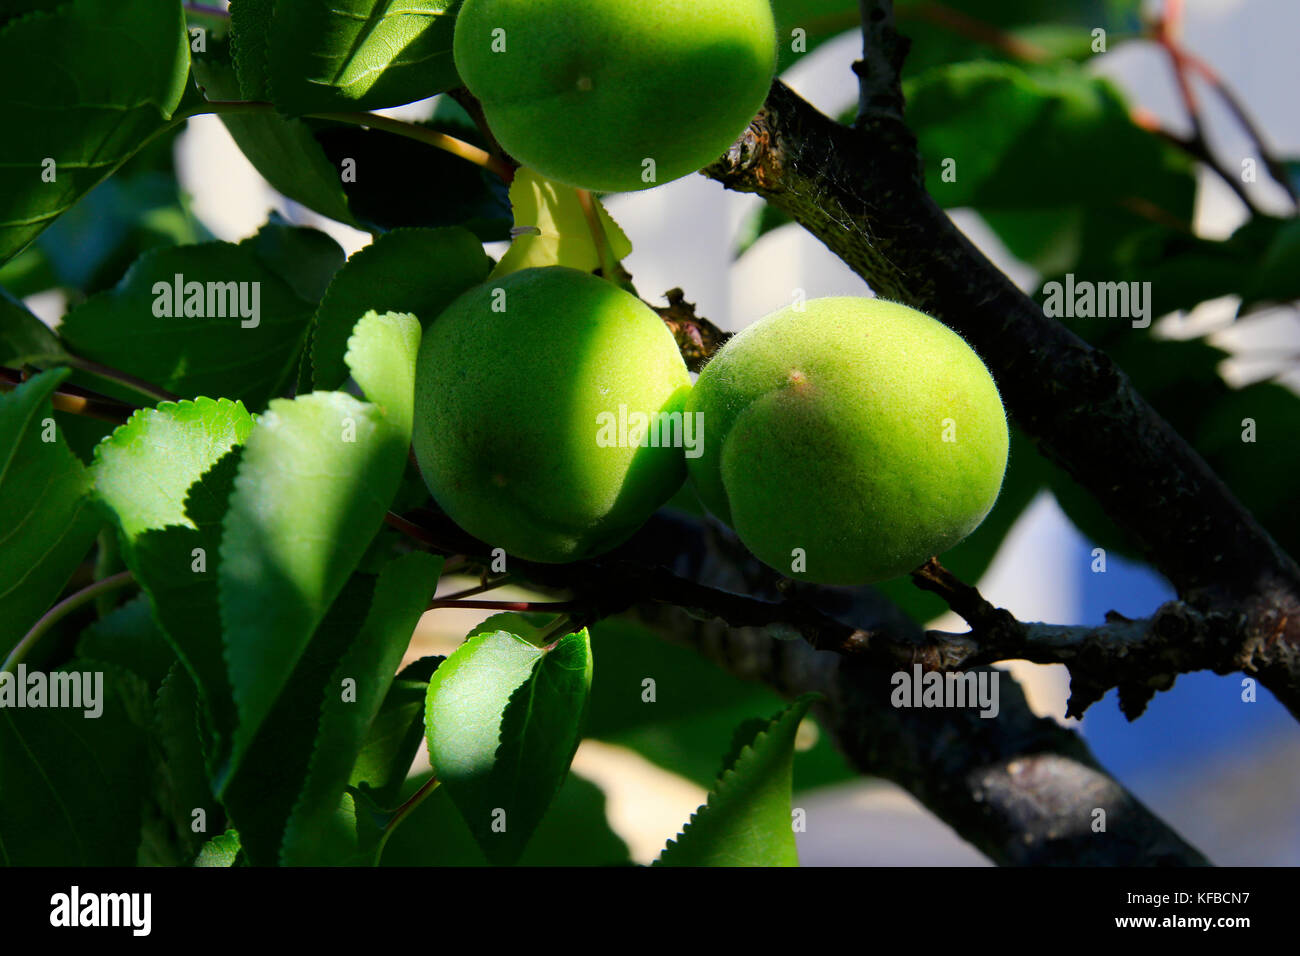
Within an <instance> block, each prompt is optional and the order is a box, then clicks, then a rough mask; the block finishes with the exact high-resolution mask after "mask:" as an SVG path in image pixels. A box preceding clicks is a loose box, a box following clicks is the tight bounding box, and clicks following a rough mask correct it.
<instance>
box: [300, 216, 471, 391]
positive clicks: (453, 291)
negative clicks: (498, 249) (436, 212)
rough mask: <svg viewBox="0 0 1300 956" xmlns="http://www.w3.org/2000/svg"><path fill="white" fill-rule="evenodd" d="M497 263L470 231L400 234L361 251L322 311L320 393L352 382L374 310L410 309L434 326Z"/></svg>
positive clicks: (315, 356) (317, 343) (316, 349)
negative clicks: (352, 348) (358, 342)
mask: <svg viewBox="0 0 1300 956" xmlns="http://www.w3.org/2000/svg"><path fill="white" fill-rule="evenodd" d="M491 267H492V260H491V259H489V258H488V257H487V255H486V254H485V253H484V252H483V246H482V244H481V243H480V242H479V241H478V239H477V238H475V237H474V236H473V235H472V234H471V233H469V232H466V231H465V230H464V229H458V228H445V229H398V230H395V231H393V232H390V233H386V234H385V235H382V236H380V237H379V238H378V239H377V240H375V242H374V243H372V244H371V245H369V246H366V247H365V248H364V249H361V250H360V251H358V252H357V253H356V254H355V255H353V256H352V258H350V259H349V260H348V261H347V264H346V265H344V266H343V268H342V269H340V270H339V271H338V274H337V275H335V276H334V281H332V282H331V283H330V286H329V289H328V290H326V292H325V296H324V298H323V299H321V303H320V308H319V309H317V311H316V323H315V335H314V337H313V340H312V363H313V364H314V366H315V370H316V376H315V382H316V387H317V388H337V387H339V386H340V385H342V384H343V381H344V380H345V379H346V378H347V368H346V367H345V363H344V354H345V352H346V350H347V348H348V337H349V336H350V335H352V333H353V329H354V327H355V326H356V324H357V320H359V319H360V318H361V317H362V316H363V315H365V314H366V313H367V312H368V311H371V310H373V311H376V312H405V313H409V314H411V315H414V316H415V317H416V318H417V319H419V321H420V324H421V326H423V327H426V328H427V327H428V325H429V323H430V322H432V321H433V319H434V317H435V316H436V315H438V313H440V312H441V311H442V310H443V309H445V308H446V307H447V306H448V305H450V304H451V302H452V300H454V299H455V298H456V297H457V296H459V295H460V294H461V293H462V292H465V291H467V290H469V289H471V288H473V287H474V286H476V285H478V284H479V283H480V282H482V281H483V280H484V279H486V278H487V275H488V271H489V270H490V269H491Z"/></svg>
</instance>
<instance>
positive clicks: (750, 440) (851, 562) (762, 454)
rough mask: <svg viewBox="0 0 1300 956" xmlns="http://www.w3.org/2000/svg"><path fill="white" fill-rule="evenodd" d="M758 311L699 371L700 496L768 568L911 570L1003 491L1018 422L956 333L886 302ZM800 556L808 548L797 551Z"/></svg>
mask: <svg viewBox="0 0 1300 956" xmlns="http://www.w3.org/2000/svg"><path fill="white" fill-rule="evenodd" d="M803 309H804V311H797V310H796V308H795V307H793V306H792V307H790V308H787V309H783V310H781V311H780V312H776V313H774V314H772V315H769V316H767V317H766V318H764V319H761V320H759V321H758V322H756V323H755V324H753V325H751V326H750V327H749V328H747V329H745V330H744V331H742V332H740V333H739V334H738V335H736V336H735V337H734V338H732V339H731V340H730V341H729V342H728V343H727V344H726V345H725V346H724V347H723V348H722V350H721V351H720V352H719V353H718V354H717V355H715V356H714V357H713V359H712V360H711V361H710V362H709V364H708V365H707V366H706V367H705V369H704V371H703V372H702V373H701V375H700V378H699V381H698V382H697V383H696V385H695V389H694V391H693V392H692V393H691V398H690V401H689V402H688V406H687V411H688V413H695V412H698V413H701V414H702V416H703V419H702V422H701V424H702V426H703V434H704V436H705V439H704V443H703V453H702V454H701V455H700V456H699V457H698V458H695V459H691V460H690V461H689V462H688V464H689V467H690V473H691V477H692V478H693V480H694V482H695V484H696V487H697V488H698V490H699V493H700V497H701V498H702V499H703V500H704V503H705V504H706V505H707V506H708V507H709V509H710V510H712V511H713V512H714V513H716V514H717V515H718V516H719V517H721V518H722V519H723V520H725V521H726V522H727V523H728V524H730V525H731V526H732V527H733V528H734V529H735V531H736V533H737V535H739V537H740V539H741V541H743V542H744V543H745V546H746V547H748V548H749V550H750V551H752V552H753V553H754V555H755V556H757V557H758V558H759V559H760V560H762V561H763V562H764V563H765V564H768V565H769V566H771V567H773V568H775V569H777V570H779V571H781V572H782V573H783V574H786V575H788V576H790V577H793V578H800V579H804V580H808V581H815V582H818V583H822V584H844V585H851V584H864V583H867V582H870V581H880V580H884V579H886V578H891V577H895V576H897V575H900V574H905V573H907V572H908V571H910V570H912V569H913V568H916V567H918V566H919V565H921V564H923V563H924V562H925V560H926V559H927V558H928V557H930V556H931V555H934V554H939V553H941V552H943V551H944V550H946V549H948V548H950V547H952V546H953V545H954V544H956V543H957V542H958V541H960V540H961V539H962V538H964V537H965V536H966V535H968V534H970V532H971V531H973V530H974V529H975V528H976V527H977V526H978V525H979V523H980V522H981V521H982V520H983V519H984V516H985V515H986V514H988V512H989V510H990V509H991V508H992V507H993V503H994V501H995V500H997V496H998V491H999V489H1000V488H1001V486H1002V476H1003V473H1004V472H1005V470H1006V464H1007V443H1008V435H1007V423H1006V415H1005V413H1004V412H1003V409H1002V402H1001V399H1000V398H999V397H998V392H997V388H996V386H995V385H994V384H993V379H992V377H990V375H989V373H988V370H987V369H986V368H985V367H984V364H983V363H982V362H981V361H980V359H979V356H977V355H976V354H975V353H974V352H973V351H971V349H970V348H969V347H968V346H967V345H966V343H965V342H963V341H962V340H961V338H960V337H959V336H957V335H956V334H955V333H953V332H951V331H949V330H948V329H947V328H946V327H944V326H943V325H942V324H940V323H939V322H937V321H935V320H934V319H932V318H930V317H929V316H927V315H925V314H923V313H921V312H917V311H916V310H915V309H910V308H907V307H906V306H903V305H898V304H896V303H892V302H885V301H882V300H880V299H864V298H832V299H815V300H813V301H810V302H807V303H806V304H805V305H804V306H803ZM799 549H801V550H799Z"/></svg>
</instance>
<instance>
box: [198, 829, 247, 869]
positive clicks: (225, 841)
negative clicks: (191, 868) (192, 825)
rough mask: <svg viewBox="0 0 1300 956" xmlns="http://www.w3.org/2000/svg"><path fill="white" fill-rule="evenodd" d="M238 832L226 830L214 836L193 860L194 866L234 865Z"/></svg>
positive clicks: (237, 857) (237, 852)
mask: <svg viewBox="0 0 1300 956" xmlns="http://www.w3.org/2000/svg"><path fill="white" fill-rule="evenodd" d="M239 849H240V848H239V833H238V831H236V830H227V831H226V832H225V833H223V834H221V835H220V836H214V837H213V838H212V839H211V840H209V841H208V842H207V843H205V844H203V849H202V850H200V851H199V855H198V857H196V858H195V860H194V865H195V866H234V865H235V861H236V860H237V859H239Z"/></svg>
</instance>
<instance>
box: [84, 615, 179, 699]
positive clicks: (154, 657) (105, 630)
mask: <svg viewBox="0 0 1300 956" xmlns="http://www.w3.org/2000/svg"><path fill="white" fill-rule="evenodd" d="M77 657H79V658H81V659H82V660H87V661H103V662H104V663H107V664H112V665H114V666H116V667H121V668H123V669H124V670H128V671H130V672H131V673H132V674H135V675H136V676H137V677H140V678H141V679H143V680H144V681H145V683H146V684H148V686H149V689H150V691H152V692H154V693H156V692H157V691H158V688H159V686H160V685H161V684H162V682H163V680H164V679H165V678H166V677H167V673H168V671H169V670H170V669H171V668H172V666H173V664H174V663H175V662H176V655H175V654H173V653H172V650H171V648H170V647H169V646H168V645H167V639H166V638H165V637H163V633H162V631H160V630H159V629H158V625H157V624H155V623H154V619H153V609H152V607H151V606H150V602H149V596H148V595H147V594H140V595H137V596H136V597H134V598H132V599H131V600H129V601H127V602H126V603H125V604H123V605H121V606H120V607H116V608H113V609H112V610H110V611H109V612H108V613H107V614H105V615H104V616H103V617H101V618H99V619H98V620H96V621H93V622H92V623H91V624H90V626H89V627H87V628H86V629H85V630H84V631H82V632H81V637H80V638H79V639H78V640H77Z"/></svg>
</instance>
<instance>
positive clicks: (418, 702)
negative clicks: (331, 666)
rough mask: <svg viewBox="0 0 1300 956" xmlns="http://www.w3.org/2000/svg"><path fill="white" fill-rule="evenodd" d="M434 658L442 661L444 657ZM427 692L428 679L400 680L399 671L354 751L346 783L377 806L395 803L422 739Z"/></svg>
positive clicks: (401, 678)
mask: <svg viewBox="0 0 1300 956" xmlns="http://www.w3.org/2000/svg"><path fill="white" fill-rule="evenodd" d="M433 660H436V661H438V662H441V661H442V660H443V658H441V657H439V658H433ZM428 692H429V682H428V681H427V680H409V679H403V677H402V675H401V674H398V676H397V679H396V680H394V681H393V684H392V686H391V687H389V688H388V694H387V696H385V697H384V704H383V706H382V707H381V708H380V709H379V713H378V714H376V715H375V719H374V720H373V721H372V722H371V724H370V730H369V732H368V733H367V735H366V741H365V743H364V744H362V746H361V750H360V752H359V753H358V754H357V760H356V763H355V764H354V765H353V767H352V775H351V777H350V778H349V781H348V782H349V783H350V784H351V785H352V786H354V787H360V788H364V789H365V790H366V791H367V792H368V793H369V794H370V795H371V797H372V799H373V800H374V802H375V803H377V804H379V805H380V806H384V807H391V806H395V805H396V804H397V802H398V796H397V795H398V792H399V791H400V790H401V789H402V785H403V784H404V783H405V782H406V774H407V772H408V771H409V770H410V769H411V763H412V762H413V761H414V760H415V755H416V753H417V752H418V751H419V749H420V741H422V740H423V739H424V698H425V697H426V696H427V695H428Z"/></svg>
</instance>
